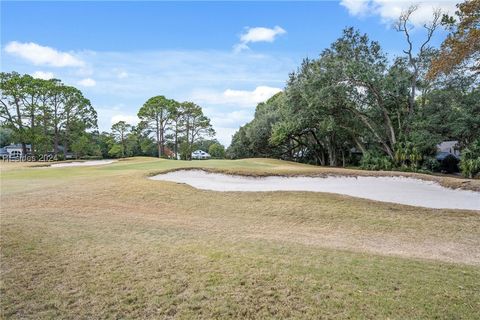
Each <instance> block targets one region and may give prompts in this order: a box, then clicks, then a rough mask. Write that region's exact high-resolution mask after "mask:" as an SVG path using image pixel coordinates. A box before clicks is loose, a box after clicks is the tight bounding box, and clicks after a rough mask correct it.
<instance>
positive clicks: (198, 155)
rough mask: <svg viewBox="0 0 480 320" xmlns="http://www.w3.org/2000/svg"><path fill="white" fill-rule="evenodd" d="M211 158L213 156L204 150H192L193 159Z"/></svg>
mask: <svg viewBox="0 0 480 320" xmlns="http://www.w3.org/2000/svg"><path fill="white" fill-rule="evenodd" d="M210 158H211V156H210V155H209V154H208V153H206V152H205V151H203V150H195V151H193V152H192V159H196V160H201V159H210Z"/></svg>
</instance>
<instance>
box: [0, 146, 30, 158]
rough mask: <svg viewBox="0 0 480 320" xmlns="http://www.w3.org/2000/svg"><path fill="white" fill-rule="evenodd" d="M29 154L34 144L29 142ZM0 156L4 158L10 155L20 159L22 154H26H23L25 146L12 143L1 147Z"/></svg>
mask: <svg viewBox="0 0 480 320" xmlns="http://www.w3.org/2000/svg"><path fill="white" fill-rule="evenodd" d="M26 147H27V148H26V149H27V154H29V153H31V152H32V146H31V145H29V144H27V146H26ZM0 156H1V157H2V158H5V157H8V158H9V159H18V158H20V157H21V156H25V154H23V148H22V145H21V144H13V143H12V144H10V145H8V146H5V147H3V148H1V149H0Z"/></svg>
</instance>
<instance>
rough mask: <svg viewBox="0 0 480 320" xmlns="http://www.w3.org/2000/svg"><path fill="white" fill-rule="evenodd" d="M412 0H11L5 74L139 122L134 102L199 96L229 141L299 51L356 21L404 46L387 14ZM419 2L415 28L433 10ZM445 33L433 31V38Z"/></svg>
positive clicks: (389, 46) (279, 84) (417, 32)
mask: <svg viewBox="0 0 480 320" xmlns="http://www.w3.org/2000/svg"><path fill="white" fill-rule="evenodd" d="M411 3H412V2H409V1H402V2H399V1H387V0H343V1H341V2H337V1H317V2H152V1H150V2H125V1H124V2H94V1H90V2H59V1H58V2H41V1H36V2H9V1H2V2H1V3H0V5H1V43H0V45H1V70H2V71H7V72H8V71H12V70H15V71H18V72H20V73H29V74H32V75H34V76H37V77H41V78H50V77H55V78H59V79H62V80H63V81H64V82H65V83H67V84H70V85H74V86H76V87H78V88H80V89H81V90H82V91H83V92H84V94H85V96H86V97H87V98H89V99H90V100H91V101H92V104H93V106H94V107H95V109H96V110H97V112H98V115H99V127H100V130H109V128H110V126H111V124H112V122H115V121H118V120H126V121H128V122H131V123H135V122H136V113H137V110H138V109H139V108H140V106H141V105H142V104H143V103H144V102H145V101H146V100H147V99H148V98H149V97H151V96H154V95H165V96H167V97H169V98H174V99H176V100H179V101H185V100H190V101H194V102H196V103H198V104H200V105H201V106H202V107H203V108H204V110H205V113H206V114H207V115H208V116H209V117H210V118H211V119H212V122H213V125H214V128H215V129H216V131H217V137H218V139H219V140H220V141H221V142H222V143H224V144H225V145H228V144H229V142H230V138H231V135H232V134H233V133H234V132H235V131H236V129H238V127H239V126H240V125H243V124H244V123H246V122H248V121H250V120H251V119H252V118H253V113H254V111H255V106H256V104H257V103H258V102H260V101H263V100H265V99H268V97H270V96H271V95H273V94H274V93H275V92H278V90H280V89H282V88H283V87H284V85H285V81H286V79H287V78H288V74H289V73H290V72H292V71H294V70H295V68H296V67H297V66H298V65H299V64H300V63H301V61H302V59H303V58H305V57H310V58H315V57H317V56H318V55H319V53H320V52H321V51H322V50H323V49H325V48H326V47H328V46H329V45H330V43H332V42H333V41H334V40H335V39H336V38H338V37H339V36H340V35H341V32H342V29H343V28H345V27H347V26H354V27H356V28H358V29H360V30H361V31H362V32H366V33H368V34H369V36H370V37H371V39H375V40H377V41H379V42H380V43H381V45H382V47H383V49H384V51H386V52H387V53H388V54H389V55H390V56H391V57H393V56H395V55H399V54H401V52H402V49H403V48H404V47H405V41H404V39H403V37H402V35H401V34H399V33H397V32H396V31H395V30H393V29H392V28H391V25H392V21H393V20H394V18H395V17H397V16H398V15H399V14H400V12H401V10H402V9H405V8H406V7H408V5H409V4H411ZM454 4H455V1H453V2H452V1H429V2H423V3H420V7H419V10H418V14H417V15H416V16H415V17H414V21H413V22H414V27H415V29H414V30H413V35H414V37H415V39H416V40H417V41H420V40H421V39H422V35H423V32H422V30H421V27H420V26H421V24H422V23H423V22H424V21H425V20H426V19H427V18H428V17H430V16H431V11H432V7H435V8H441V9H443V10H444V11H449V12H452V11H453V8H454ZM444 36H445V32H444V31H441V32H439V33H437V36H436V37H435V39H434V41H433V44H434V45H438V44H439V43H440V42H441V40H442V39H443V37H444Z"/></svg>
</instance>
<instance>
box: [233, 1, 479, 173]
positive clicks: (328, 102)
mask: <svg viewBox="0 0 480 320" xmlns="http://www.w3.org/2000/svg"><path fill="white" fill-rule="evenodd" d="M476 2H477V7H479V5H478V3H480V2H479V1H476ZM462 8H465V7H464V6H462V5H459V10H462ZM479 9H480V8H479ZM415 10H416V7H411V8H410V9H409V10H407V11H405V12H404V13H403V14H402V15H401V16H400V18H399V20H398V22H397V23H396V25H395V28H396V30H397V31H398V32H401V33H403V35H404V36H405V39H406V48H407V49H406V50H405V51H404V55H402V56H398V57H395V58H394V59H393V60H392V59H389V58H388V57H387V55H386V54H385V53H384V52H383V51H382V48H381V45H380V43H378V42H376V41H372V40H370V39H369V37H368V35H366V34H362V33H361V32H360V31H358V30H355V29H354V28H347V29H345V30H344V31H343V34H342V36H341V37H340V38H339V39H338V40H336V41H335V42H334V43H332V45H331V46H330V47H329V48H328V49H326V50H324V51H323V52H322V53H321V54H320V56H319V57H318V58H317V59H305V60H304V61H303V63H302V64H301V66H300V67H299V68H298V69H297V70H296V71H295V72H293V73H291V74H290V76H289V79H288V81H287V85H286V87H285V89H284V90H283V92H280V93H278V94H277V95H275V96H274V97H272V98H271V99H269V100H268V101H266V102H264V103H260V104H259V105H258V106H257V108H256V112H255V117H254V119H253V120H252V121H251V122H249V123H247V124H246V125H245V126H243V127H241V128H240V129H239V130H238V131H237V132H236V133H235V135H234V136H233V139H232V143H231V145H230V147H229V148H228V150H227V155H228V156H229V157H230V158H245V157H275V158H283V159H289V160H295V161H301V162H307V163H314V164H318V165H330V166H352V165H361V166H362V167H365V168H367V169H392V168H400V169H404V170H422V169H424V170H430V171H432V170H437V169H438V165H439V164H438V161H436V160H435V158H434V156H435V154H436V145H437V144H438V143H440V142H441V141H443V140H458V141H459V144H460V147H461V148H462V149H463V151H464V152H462V161H461V167H462V170H463V172H464V173H465V175H467V176H474V175H475V174H476V173H478V172H480V103H479V101H480V91H479V87H478V61H475V59H474V57H475V56H478V49H479V38H480V37H479V34H478V29H477V33H476V36H477V39H476V40H475V41H476V42H471V43H470V46H472V43H473V44H474V45H473V47H474V48H476V49H474V50H471V49H470V52H469V53H468V52H466V50H465V48H464V46H460V47H461V49H463V51H462V54H463V57H464V58H463V59H461V61H457V62H456V63H452V62H451V59H450V60H449V61H447V62H443V61H442V60H439V57H440V58H441V57H442V56H448V55H454V56H455V57H456V56H458V55H455V54H454V53H453V52H452V50H455V47H451V48H449V49H448V50H447V49H446V46H442V48H440V50H439V49H436V48H433V47H431V46H430V45H429V43H430V40H431V38H432V36H433V33H434V32H435V30H436V29H437V28H438V27H439V26H440V25H441V24H442V22H443V23H450V25H452V24H455V21H453V22H452V18H451V17H447V16H443V17H442V16H441V14H440V12H435V14H434V16H433V19H432V22H431V23H430V24H427V25H425V26H424V27H425V30H426V37H425V39H424V41H423V42H421V44H420V45H419V47H418V48H417V47H415V46H414V43H415V42H414V41H413V40H412V36H411V30H412V27H411V24H410V17H411V15H412V14H413V13H414V12H415ZM468 10H469V11H467V12H466V13H465V14H463V15H462V14H459V16H460V17H461V18H462V17H463V18H464V19H467V18H468V19H470V18H471V16H472V15H474V18H475V17H476V18H475V19H477V20H476V21H477V28H478V19H479V17H478V14H477V16H475V11H472V9H471V6H468ZM476 12H478V11H476ZM461 23H462V21H460V22H459V23H458V25H461ZM452 28H454V27H452ZM455 34H458V31H452V35H451V36H449V38H448V39H450V40H449V41H450V43H454V41H453V40H451V39H452V37H454V36H455ZM469 41H473V40H469ZM475 46H476V47H475Z"/></svg>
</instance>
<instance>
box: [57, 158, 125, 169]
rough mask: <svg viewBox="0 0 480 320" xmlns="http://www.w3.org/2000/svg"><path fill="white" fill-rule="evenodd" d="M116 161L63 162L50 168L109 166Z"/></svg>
mask: <svg viewBox="0 0 480 320" xmlns="http://www.w3.org/2000/svg"><path fill="white" fill-rule="evenodd" d="M115 161H116V160H90V161H75V162H63V163H54V164H52V165H50V167H54V168H60V167H86V166H98V165H103V164H110V163H113V162H115Z"/></svg>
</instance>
